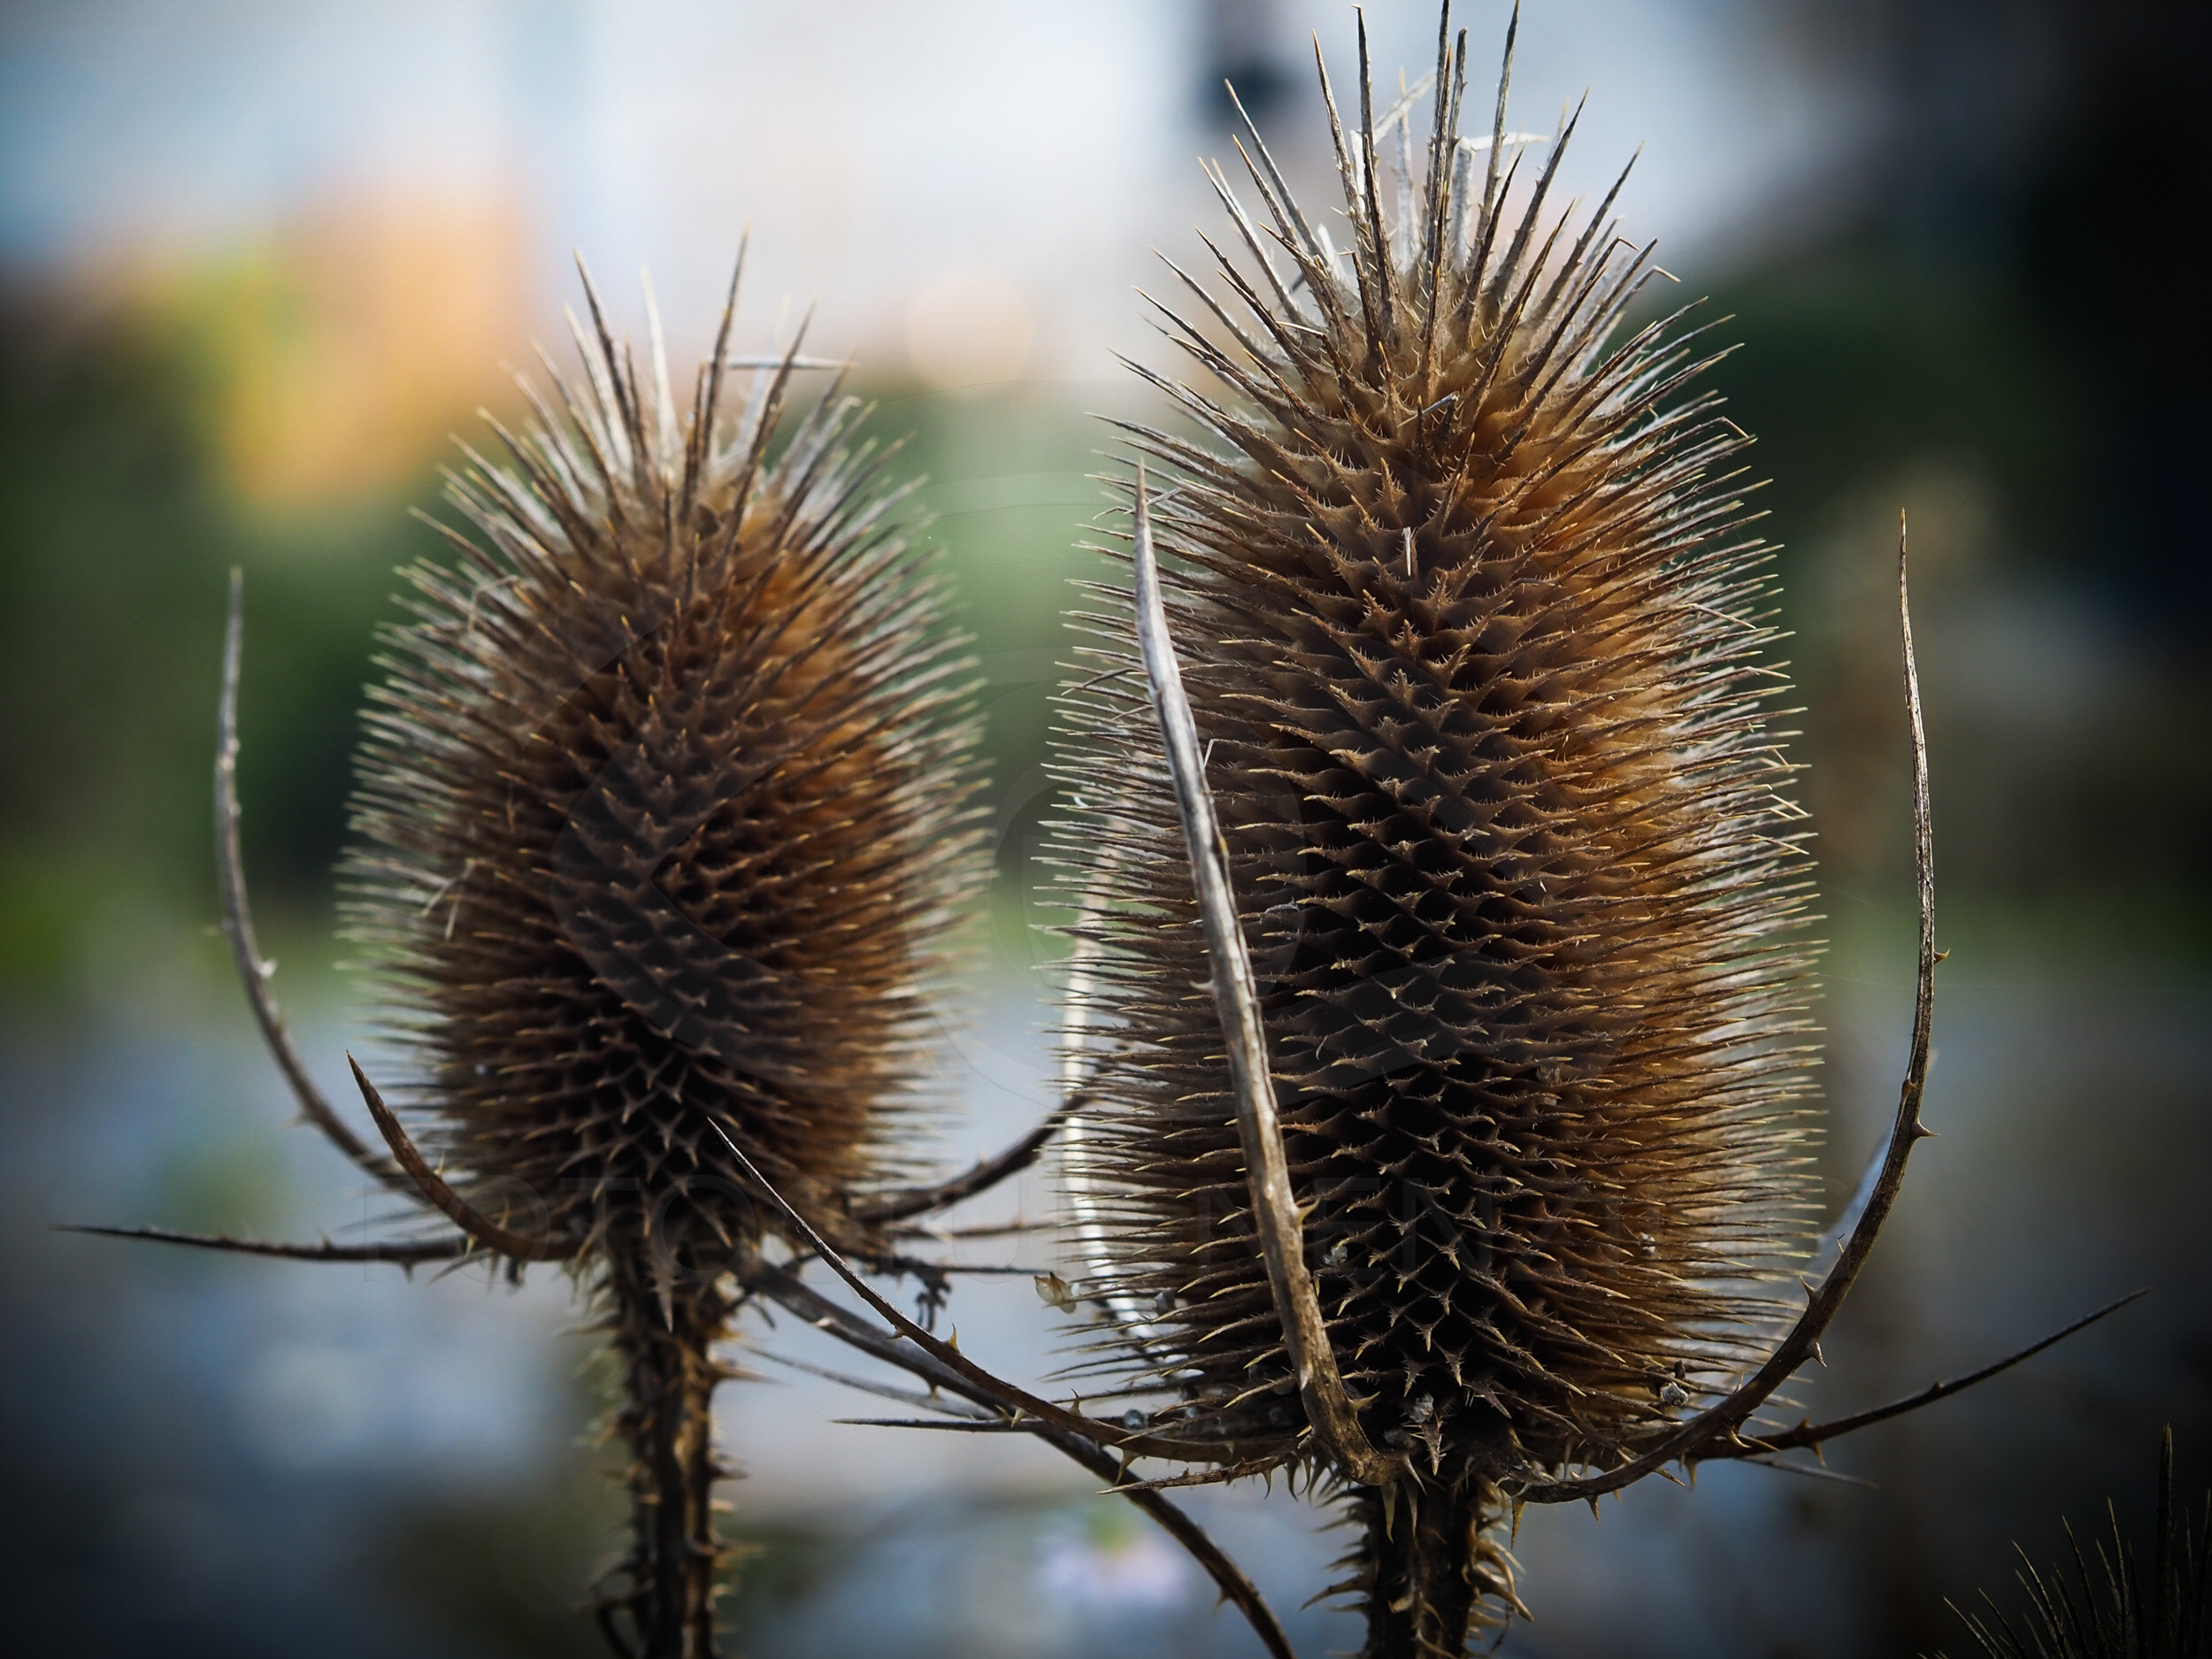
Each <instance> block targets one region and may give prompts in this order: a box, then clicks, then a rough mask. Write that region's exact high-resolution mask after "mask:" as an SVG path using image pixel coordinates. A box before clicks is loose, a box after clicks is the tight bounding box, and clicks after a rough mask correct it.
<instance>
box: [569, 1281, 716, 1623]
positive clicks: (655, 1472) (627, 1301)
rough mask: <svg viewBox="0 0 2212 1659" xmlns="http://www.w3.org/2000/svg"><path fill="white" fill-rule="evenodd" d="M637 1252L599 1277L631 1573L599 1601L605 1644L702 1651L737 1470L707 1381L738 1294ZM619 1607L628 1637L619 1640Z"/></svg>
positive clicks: (626, 1567) (626, 1565)
mask: <svg viewBox="0 0 2212 1659" xmlns="http://www.w3.org/2000/svg"><path fill="white" fill-rule="evenodd" d="M639 1256H640V1253H632V1252H624V1253H622V1254H620V1255H611V1256H610V1257H609V1272H608V1279H607V1287H606V1288H607V1294H608V1298H609V1300H610V1302H611V1303H612V1307H611V1311H610V1313H609V1316H608V1319H607V1325H606V1328H607V1330H608V1333H609V1334H610V1335H611V1338H612V1339H613V1344H614V1348H615V1352H616V1354H617V1356H618V1357H619V1359H620V1361H621V1363H622V1367H623V1371H624V1376H625V1382H624V1386H623V1405H622V1410H621V1413H620V1415H619V1417H618V1418H617V1419H616V1431H617V1432H618V1433H619V1434H620V1436H621V1437H622V1439H623V1440H624V1441H626V1443H627V1446H628V1448H629V1454H630V1463H629V1468H628V1471H627V1485H628V1486H629V1488H630V1495H631V1503H630V1517H631V1541H630V1551H629V1555H628V1556H627V1557H626V1559H625V1561H624V1562H623V1563H622V1569H621V1571H622V1573H623V1576H624V1577H625V1578H627V1580H628V1584H627V1586H626V1590H625V1591H624V1592H622V1593H621V1594H614V1595H609V1596H606V1597H604V1598H603V1600H602V1601H600V1602H599V1604H598V1605H597V1607H596V1608H595V1612H596V1613H597V1615H598V1617H599V1624H600V1629H601V1631H602V1632H603V1634H604V1635H605V1636H606V1638H607V1640H608V1641H609V1643H610V1644H611V1645H612V1646H613V1647H616V1648H617V1649H618V1650H619V1651H622V1652H625V1653H627V1654H629V1655H632V1656H633V1659H708V1656H709V1655H712V1654H714V1653H715V1652H716V1651H717V1648H716V1646H715V1628H714V1602H715V1594H716V1588H717V1586H716V1578H717V1575H718V1569H719V1567H720V1565H721V1563H722V1561H723V1559H724V1557H725V1556H726V1555H728V1554H729V1547H728V1546H727V1545H726V1544H724V1543H723V1542H722V1541H721V1540H719V1539H718V1537H717V1536H716V1532H715V1522H714V1517H715V1511H716V1509H717V1508H718V1507H719V1506H718V1505H717V1504H716V1502H715V1501H714V1486H715V1483H716V1482H717V1481H718V1480H721V1479H727V1478H729V1477H730V1476H731V1475H732V1474H733V1472H734V1471H733V1470H731V1469H730V1468H729V1467H728V1466H727V1465H726V1464H725V1463H723V1462H722V1461H721V1459H720V1458H719V1457H718V1455H717V1454H716V1451H715V1445H714V1389H715V1385H716V1384H717V1383H718V1382H721V1381H723V1380H724V1379H726V1378H727V1377H728V1376H729V1375H730V1371H729V1370H728V1368H727V1367H725V1366H723V1365H721V1364H719V1363H717V1361H716V1360H715V1359H714V1357H713V1354H714V1350H715V1347H716V1345H717V1344H718V1343H720V1342H722V1341H723V1340H726V1338H727V1337H728V1336H729V1334H730V1324H731V1319H732V1316H733V1314H734V1312H735V1303H734V1302H733V1299H732V1298H730V1297H729V1296H727V1295H726V1294H723V1292H722V1291H720V1290H719V1289H718V1288H717V1283H716V1279H715V1277H714V1276H713V1275H710V1274H692V1273H685V1274H681V1275H672V1277H674V1278H676V1279H677V1280H678V1282H676V1283H674V1284H673V1285H671V1284H668V1283H655V1282H654V1279H653V1277H652V1276H651V1275H649V1273H646V1272H641V1271H639V1268H640V1259H639ZM618 1612H619V1613H623V1614H626V1615H627V1616H628V1620H629V1623H630V1624H631V1626H632V1629H633V1632H634V1642H633V1641H625V1640H623V1638H622V1636H621V1634H620V1632H619V1631H618V1627H617V1625H616V1624H615V1622H614V1616H615V1615H616V1614H617V1613H618Z"/></svg>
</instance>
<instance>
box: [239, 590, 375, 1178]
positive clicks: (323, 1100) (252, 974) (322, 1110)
mask: <svg viewBox="0 0 2212 1659" xmlns="http://www.w3.org/2000/svg"><path fill="white" fill-rule="evenodd" d="M245 628H246V624H245V576H244V573H243V572H241V571H239V570H237V569H235V568H234V569H233V570H232V571H231V573H230V606H229V611H228V615H227V620H226V622H225V624H224V627H223V688H222V694H221V695H220V696H219V699H218V700H217V703H216V713H215V874H216V881H217V885H218V886H219V887H220V888H221V889H222V895H223V936H224V937H225V938H226V939H227V940H229V941H230V950H231V957H232V960H233V961H234V962H235V963H236V964H237V967H238V980H239V983H240V984H241V985H242V986H243V987H245V990H246V1001H247V1002H248V1003H250V1005H251V1006H252V1009H253V1017H254V1022H255V1024H257V1025H259V1026H260V1027H261V1037H262V1041H264V1042H265V1043H266V1044H267V1045H268V1048H269V1056H270V1057H271V1058H272V1059H273V1060H274V1061H275V1062H276V1067H277V1070H278V1071H281V1072H282V1073H283V1074H284V1080H285V1082H286V1083H287V1084H288V1085H290V1087H291V1090H292V1098H293V1099H295V1100H296V1101H297V1102H299V1107H300V1115H301V1116H302V1117H303V1118H306V1119H307V1120H308V1122H310V1123H311V1124H313V1125H315V1127H317V1128H318V1129H319V1130H321V1131H322V1132H323V1133H324V1134H325V1135H326V1136H327V1137H328V1138H329V1141H330V1143H331V1144H332V1145H333V1146H334V1147H336V1148H338V1150H339V1151H341V1152H342V1153H344V1154H345V1155H346V1156H347V1157H348V1158H349V1159H350V1160H352V1162H353V1164H354V1165H355V1167H356V1168H357V1169H359V1170H360V1171H362V1172H363V1173H364V1174H365V1175H368V1176H371V1177H373V1179H376V1180H377V1181H380V1182H381V1183H382V1184H383V1185H384V1186H386V1187H390V1188H391V1189H392V1190H393V1191H395V1192H401V1193H411V1192H412V1188H411V1185H410V1183H409V1181H408V1179H407V1177H406V1176H405V1175H403V1174H402V1173H401V1172H400V1171H399V1170H398V1169H397V1168H396V1166H394V1165H393V1164H391V1163H390V1162H388V1160H386V1159H384V1158H380V1157H379V1156H377V1155H376V1154H375V1153H374V1152H372V1151H371V1150H370V1149H369V1148H368V1146H367V1144H366V1143H365V1142H364V1141H362V1140H361V1138H360V1137H359V1136H358V1135H357V1134H355V1133H353V1131H352V1130H350V1129H349V1128H347V1127H346V1125H345V1120H344V1119H343V1118H340V1117H339V1116H338V1114H337V1112H336V1110H334V1108H333V1107H332V1106H331V1103H330V1102H329V1100H328V1098H327V1097H326V1096H325V1094H323V1092H322V1090H320V1089H319V1088H317V1087H315V1080H314V1079H312V1078H311V1077H309V1076H308V1074H307V1066H306V1064H305V1063H304V1062H303V1061H302V1060H301V1058H300V1056H299V1050H298V1049H296V1048H294V1047H293V1046H292V1038H291V1033H289V1032H288V1031H286V1029H285V1027H284V1016H283V1014H282V1012H281V1011H280V1010H279V1009H278V1007H277V1002H276V997H275V995H274V994H273V993H272V992H271V991H270V989H269V970H270V967H271V965H272V964H269V963H268V962H266V961H265V960H264V958H263V957H262V955H261V946H260V943H259V941H257V940H256V939H255V937H254V931H253V910H252V907H251V906H250V904H249V903H248V902H247V899H246V864H245V858H244V856H243V854H242V852H241V851H240V849H239V841H238V670H239V658H240V657H241V655H242V651H243V649H244V641H245Z"/></svg>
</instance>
